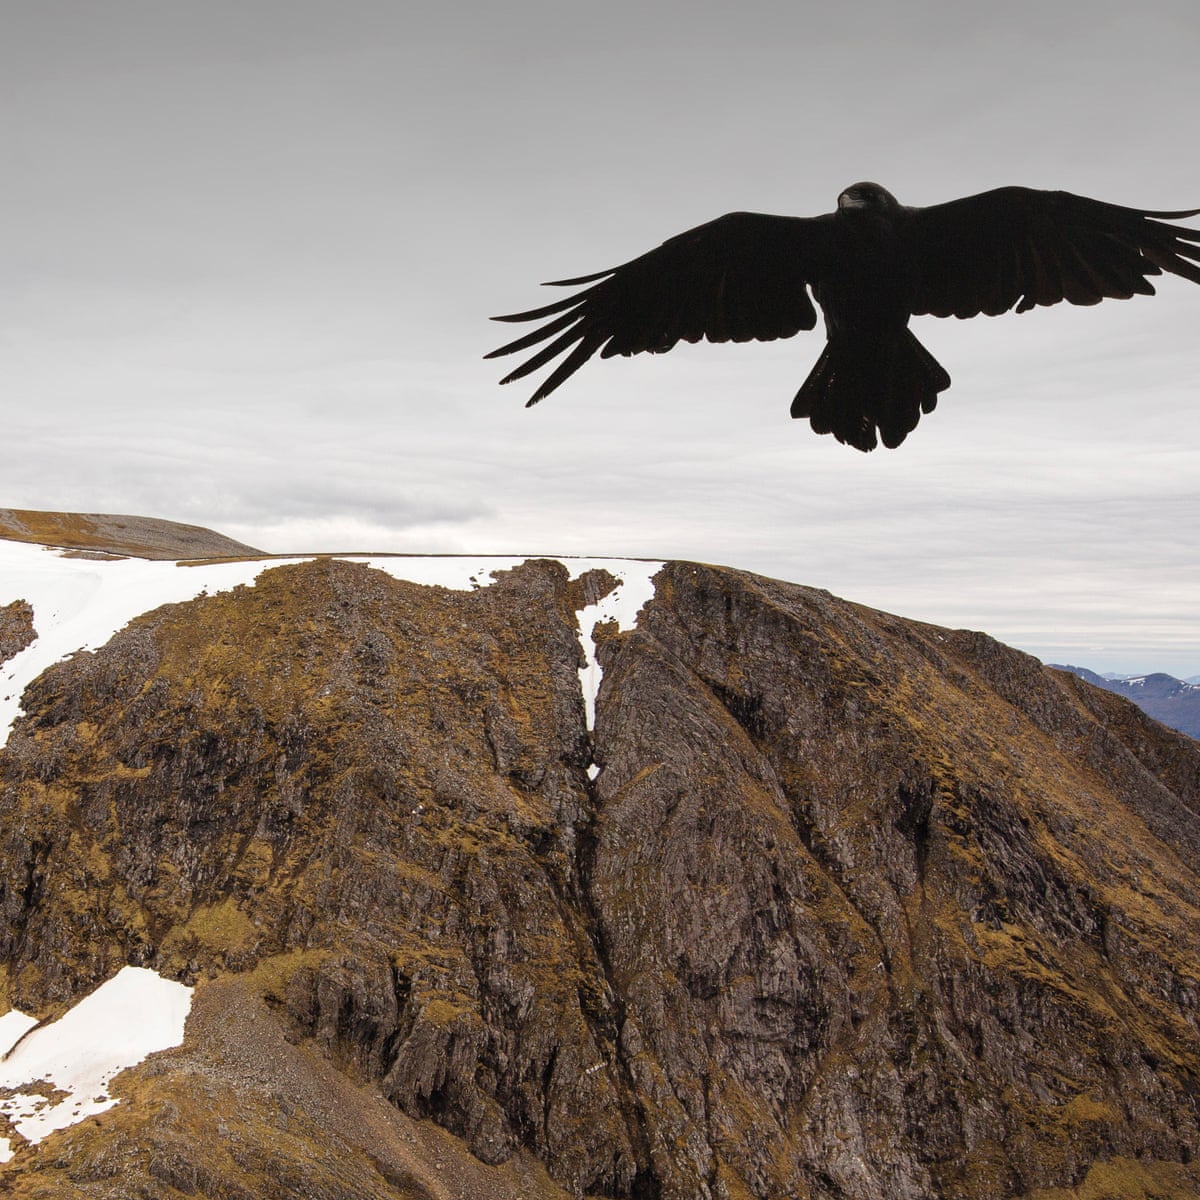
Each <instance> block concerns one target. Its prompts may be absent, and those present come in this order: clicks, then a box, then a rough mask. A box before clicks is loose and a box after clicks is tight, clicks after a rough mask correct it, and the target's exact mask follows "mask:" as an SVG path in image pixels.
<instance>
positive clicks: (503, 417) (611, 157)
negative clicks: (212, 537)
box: [0, 0, 1200, 675]
mask: <svg viewBox="0 0 1200 1200" xmlns="http://www.w3.org/2000/svg"><path fill="white" fill-rule="evenodd" d="M0 14H2V16H0V153H2V161H3V164H4V186H3V188H0V231H2V232H0V247H2V259H3V261H2V263H0V396H2V397H3V399H2V403H3V405H4V410H5V419H4V430H5V436H4V438H3V442H2V443H0V483H2V486H0V505H2V506H5V507H23V508H48V509H76V510H84V511H106V512H135V513H142V514H147V515H153V516H162V517H169V518H172V519H175V520H182V521H188V522H193V523H198V524H204V525H209V526H212V527H214V528H217V529H220V530H221V531H222V532H225V533H228V534H230V535H233V536H235V537H239V538H242V539H243V540H246V541H249V542H251V543H253V544H255V545H258V546H261V547H262V548H264V549H267V550H272V551H301V550H319V549H337V550H398V551H452V552H472V553H478V552H498V553H586V554H595V555H647V556H654V557H688V558H699V559H704V560H707V561H712V562H721V563H727V564H731V565H735V566H741V567H746V568H748V569H752V570H756V571H761V572H764V573H767V574H771V575H774V576H777V577H781V578H785V579H791V580H794V581H796V582H799V583H805V584H810V585H813V586H817V587H824V588H828V589H829V590H831V591H833V592H835V593H837V594H839V595H843V596H846V597H847V598H849V599H853V600H858V601H861V602H863V603H866V604H870V605H873V606H875V607H879V608H884V609H887V610H889V611H892V612H899V613H903V614H904V615H907V616H912V617H917V618H920V619H924V620H928V621H933V622H937V623H940V624H949V625H954V626H967V627H971V628H977V629H984V630H986V631H988V632H989V633H992V634H994V635H996V636H997V637H1000V638H1002V639H1003V640H1005V641H1007V642H1009V643H1011V644H1013V645H1017V646H1020V647H1022V648H1025V649H1028V650H1030V651H1032V652H1033V653H1036V654H1038V655H1039V656H1041V657H1043V658H1046V659H1049V660H1051V661H1063V660H1066V661H1070V662H1076V663H1080V664H1082V665H1085V666H1090V667H1092V668H1093V669H1097V670H1130V671H1132V670H1159V669H1161V670H1168V671H1170V672H1172V673H1173V674H1177V675H1188V674H1194V673H1200V621H1198V620H1197V608H1198V604H1200V555H1197V539H1198V535H1197V532H1196V529H1197V524H1198V522H1197V517H1198V516H1200V473H1198V471H1197V462H1198V455H1200V413H1198V410H1197V399H1198V398H1200V288H1197V287H1195V286H1193V285H1190V284H1188V283H1186V282H1185V281H1183V280H1179V279H1176V278H1168V279H1166V280H1165V281H1163V282H1162V283H1161V284H1160V285H1159V296H1158V297H1156V298H1153V299H1139V300H1134V301H1130V302H1127V303H1118V302H1108V303H1106V304H1103V305H1101V306H1100V307H1099V308H1093V309H1070V308H1069V307H1068V306H1066V305H1060V306H1058V307H1056V308H1053V309H1042V310H1038V311H1036V312H1034V313H1030V314H1025V315H1022V316H1020V317H1018V316H1015V315H1009V316H1005V317H1000V318H995V319H984V318H980V319H977V320H974V321H970V322H956V321H937V320H934V319H932V318H920V319H918V320H917V321H915V322H914V328H915V329H916V331H917V333H918V336H919V337H920V338H921V340H922V341H923V342H924V343H925V344H926V345H927V346H928V347H929V348H930V350H931V351H932V352H933V353H934V354H935V355H936V356H937V358H938V359H939V360H940V361H941V362H942V363H943V364H944V365H945V366H946V368H947V369H948V370H949V372H950V373H951V375H952V376H953V379H954V386H953V388H952V389H951V390H950V392H948V393H946V394H944V395H943V397H942V401H941V404H940V407H939V409H938V410H937V412H935V413H934V414H932V415H931V416H927V417H925V418H924V419H923V420H922V422H921V425H920V426H919V428H918V429H917V431H916V432H915V434H913V435H912V436H911V437H910V439H909V441H908V442H906V443H905V445H904V446H902V447H901V448H900V449H899V450H897V451H894V452H889V451H877V452H875V453H873V454H871V455H862V454H859V453H858V452H857V451H854V450H851V449H849V448H847V447H844V446H841V445H839V444H837V443H836V442H834V441H833V440H832V439H831V438H828V437H824V438H821V437H817V436H815V435H814V434H813V433H812V432H811V430H810V429H809V428H808V425H807V422H797V421H792V420H790V418H789V417H788V406H789V404H790V401H791V397H792V395H793V394H794V392H795V390H796V388H797V387H798V386H799V384H800V383H801V382H802V381H803V379H804V378H805V376H806V375H807V373H808V371H809V369H810V367H811V365H812V363H813V362H814V361H815V359H816V357H817V355H818V353H819V351H820V348H821V337H820V335H819V334H818V333H813V334H809V335H804V334H802V335H800V336H799V337H798V338H796V339H793V340H791V341H787V342H777V343H771V344H767V345H754V346H736V347H734V346H723V347H718V346H710V345H704V346H697V347H680V348H679V349H677V350H675V351H673V352H672V353H671V354H669V355H664V356H642V357H639V358H635V359H618V360H609V361H606V362H594V363H592V364H589V365H588V366H587V367H586V368H585V369H584V370H583V371H582V372H581V373H580V374H579V375H578V376H576V377H575V378H574V379H573V380H572V381H571V382H570V383H568V384H567V385H566V386H565V387H564V388H563V389H562V390H561V391H559V392H557V393H556V394H555V395H554V396H553V397H551V398H550V399H549V400H548V401H546V402H545V403H544V404H542V405H539V406H538V407H537V408H534V409H532V410H528V411H526V410H525V409H524V408H523V407H522V405H523V402H524V400H525V398H526V396H527V395H528V392H529V391H530V390H531V389H530V388H528V387H527V386H526V385H525V383H519V384H515V385H511V386H509V387H506V388H499V387H497V386H496V380H497V379H498V377H499V376H500V375H501V374H503V368H504V363H496V362H483V361H482V358H481V356H482V354H483V353H484V352H485V351H487V350H488V349H491V348H492V347H493V346H495V345H497V344H499V342H500V341H502V340H505V334H506V332H508V331H509V330H510V328H511V327H505V326H498V325H492V324H491V323H489V322H488V321H487V320H486V318H487V317H488V316H489V315H490V314H492V313H497V312H511V311H514V310H516V309H521V308H527V307H532V306H533V305H535V304H537V303H542V302H544V300H543V292H542V290H541V289H540V288H539V287H538V286H537V285H538V283H539V281H541V280H543V279H554V278H562V277H564V276H569V275H577V274H583V273H586V272H590V271H594V270H598V269H600V268H603V267H607V266H612V265H614V264H616V263H619V262H623V261H625V260H626V259H628V258H631V257H633V256H634V255H636V254H638V253H640V252H642V251H644V250H646V249H649V248H650V247H651V246H654V245H657V244H658V243H659V242H660V241H662V240H663V239H664V238H666V237H668V236H670V235H672V234H674V233H677V232H679V231H681V230H683V229H686V228H688V227H689V226H692V225H695V224H698V223H700V222H702V221H705V220H708V219H710V218H712V217H715V216H718V215H719V214H721V213H722V212H726V211H729V210H731V209H754V210H758V211H766V212H781V213H794V214H798V215H810V214H815V213H819V212H824V211H828V210H829V209H830V208H832V207H833V204H834V202H835V198H836V195H837V193H838V192H839V191H840V190H841V189H842V188H843V187H844V186H845V185H846V184H848V183H851V182H853V181H855V180H859V179H876V180H878V181H880V182H882V183H883V184H885V186H887V187H888V188H890V189H891V190H892V191H893V192H894V193H895V194H896V195H897V196H898V197H899V199H900V200H901V202H903V203H909V204H931V203H937V202H939V201H942V200H946V199H951V198H953V197H955V196H960V195H967V194H970V193H973V192H978V191H982V190H984V189H986V188H989V187H994V186H999V185H1002V184H1010V183H1018V184H1024V185H1027V186H1033V187H1053V188H1057V187H1061V188H1066V189H1068V190H1071V191H1075V192H1080V193H1083V194H1085V195H1093V196H1098V197H1100V198H1103V199H1106V200H1111V201H1115V202H1119V203H1125V204H1131V205H1135V206H1139V207H1150V208H1184V207H1196V206H1200V169H1198V168H1197V166H1196V161H1197V160H1196V153H1195V146H1194V143H1195V137H1194V127H1195V117H1196V113H1197V101H1198V100H1200V71H1197V66H1196V64H1197V59H1198V57H1200V54H1198V52H1200V6H1197V5H1196V4H1195V0H1145V2H1142V3H1138V4H1129V3H1126V2H1123V3H1120V4H1116V3H1110V2H1107V0H1093V2H1089V3H1082V2H1080V3H1056V2H1055V0H1036V2H1026V0H1015V2H1012V3H1008V4H1005V5H997V4H994V3H986V4H984V3H972V2H969V0H967V2H964V0H959V2H957V3H939V2H935V0H926V2H923V3H915V4H907V3H902V2H900V3H897V2H891V3H880V4H855V3H853V2H847V3H842V4H837V5H834V4H809V3H803V2H801V3H798V2H797V0H788V2H786V3H767V2H763V0H740V2H739V3H737V4H730V3H722V4H715V3H706V2H703V0H701V2H693V3H687V4H684V3H681V2H676V3H656V2H655V0H634V2H631V3H627V2H625V0H615V2H611V3H606V4H596V3H588V4H579V3H575V2H573V0H556V2H549V0H546V2H542V0H509V2H508V3H506V4H503V5H497V4H482V3H475V2H472V3H467V4H461V3H460V4H455V3H447V2H445V0H439V2H430V3H421V2H419V0H391V2H386V3H385V2H383V0H237V2H236V3H233V2H229V0H205V3H203V4H201V3H197V2H196V0H26V2H22V0H0ZM546 298H547V299H548V298H549V295H548V294H547V295H546ZM509 336H511V333H510V334H509Z"/></svg>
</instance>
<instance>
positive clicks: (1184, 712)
mask: <svg viewBox="0 0 1200 1200" xmlns="http://www.w3.org/2000/svg"><path fill="white" fill-rule="evenodd" d="M1050 666H1051V668H1052V669H1053V670H1055V671H1070V672H1071V674H1072V675H1077V676H1078V677H1079V678H1080V679H1085V680H1087V682H1088V683H1092V684H1095V685H1096V687H1102V688H1104V689H1105V691H1109V692H1115V693H1116V694H1117V695H1118V696H1124V697H1125V698H1126V699H1127V700H1132V701H1133V702H1134V704H1136V705H1137V706H1138V708H1140V709H1141V710H1142V711H1143V712H1144V713H1146V715H1147V716H1151V717H1153V718H1154V719H1155V720H1156V721H1161V722H1162V723H1163V724H1164V725H1169V726H1170V727H1171V728H1172V729H1178V730H1179V731H1180V733H1186V734H1187V735H1188V736H1189V737H1194V738H1200V675H1193V676H1192V677H1191V678H1190V679H1176V678H1175V676H1174V675H1166V674H1164V673H1163V672H1161V671H1157V672H1155V673H1154V674H1152V675H1097V674H1096V672H1095V671H1089V670H1088V669H1087V667H1071V666H1061V665H1059V664H1057V663H1051V664H1050Z"/></svg>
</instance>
